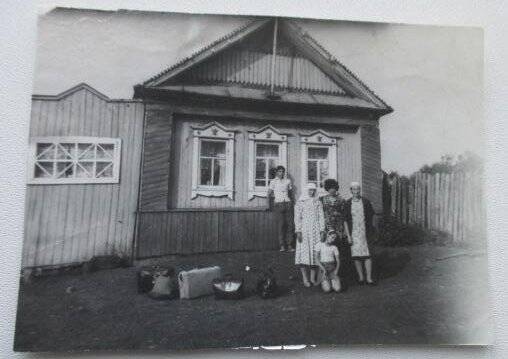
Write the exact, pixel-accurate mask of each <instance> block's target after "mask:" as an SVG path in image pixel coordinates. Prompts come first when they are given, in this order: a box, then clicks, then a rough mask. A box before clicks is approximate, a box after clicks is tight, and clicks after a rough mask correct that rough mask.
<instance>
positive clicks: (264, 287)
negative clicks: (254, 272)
mask: <svg viewBox="0 0 508 359" xmlns="http://www.w3.org/2000/svg"><path fill="white" fill-rule="evenodd" d="M277 289H278V287H277V281H276V280H275V275H274V274H273V271H272V270H271V269H269V270H268V271H266V272H263V274H262V275H261V276H260V277H259V279H258V283H257V286H256V292H257V294H258V295H259V296H260V297H261V298H263V299H268V298H275V297H276V296H277Z"/></svg>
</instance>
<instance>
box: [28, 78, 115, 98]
mask: <svg viewBox="0 0 508 359" xmlns="http://www.w3.org/2000/svg"><path fill="white" fill-rule="evenodd" d="M81 90H85V91H88V92H91V93H92V94H94V95H95V96H97V97H99V98H100V99H102V100H104V101H111V99H110V98H109V97H108V96H106V95H104V94H103V93H101V92H99V91H98V90H96V89H94V88H93V87H92V86H90V85H88V84H87V83H84V82H82V83H79V84H77V85H76V86H73V87H71V88H70V89H68V90H65V91H63V92H60V93H59V94H57V95H36V94H34V95H32V99H34V100H55V101H57V100H61V99H63V98H66V97H67V96H70V95H72V94H74V93H76V92H78V91H81Z"/></svg>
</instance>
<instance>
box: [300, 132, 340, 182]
mask: <svg viewBox="0 0 508 359" xmlns="http://www.w3.org/2000/svg"><path fill="white" fill-rule="evenodd" d="M301 146H302V148H301V152H302V162H301V167H302V188H304V187H305V186H306V185H307V183H315V184H316V186H317V187H318V188H319V187H322V186H323V184H324V180H325V179H327V178H333V179H337V140H336V139H335V138H333V137H331V136H330V135H328V134H327V133H326V132H324V131H322V130H318V131H316V132H313V133H311V134H310V135H301Z"/></svg>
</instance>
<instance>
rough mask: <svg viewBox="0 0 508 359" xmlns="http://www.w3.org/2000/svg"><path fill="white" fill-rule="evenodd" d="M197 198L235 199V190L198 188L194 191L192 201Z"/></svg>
mask: <svg viewBox="0 0 508 359" xmlns="http://www.w3.org/2000/svg"><path fill="white" fill-rule="evenodd" d="M197 196H204V197H228V198H229V199H231V200H232V199H233V190H227V189H211V188H197V189H193V190H192V194H191V199H195V198H196V197H197Z"/></svg>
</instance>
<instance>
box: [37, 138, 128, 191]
mask: <svg viewBox="0 0 508 359" xmlns="http://www.w3.org/2000/svg"><path fill="white" fill-rule="evenodd" d="M120 151H121V140H120V139H118V138H102V137H35V138H32V139H31V141H30V153H29V156H30V157H29V171H28V183H30V184H73V183H76V184H78V183H118V181H119V179H120Z"/></svg>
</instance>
